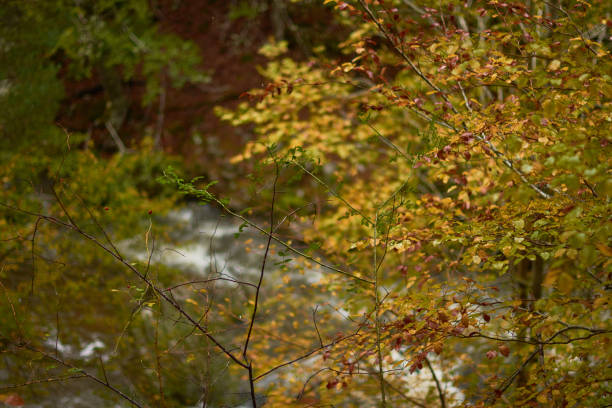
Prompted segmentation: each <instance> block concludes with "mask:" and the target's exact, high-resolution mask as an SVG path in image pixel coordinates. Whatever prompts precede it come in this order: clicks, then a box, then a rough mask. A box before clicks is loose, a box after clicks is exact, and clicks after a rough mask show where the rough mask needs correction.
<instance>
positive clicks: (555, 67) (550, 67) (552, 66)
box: [548, 60, 561, 71]
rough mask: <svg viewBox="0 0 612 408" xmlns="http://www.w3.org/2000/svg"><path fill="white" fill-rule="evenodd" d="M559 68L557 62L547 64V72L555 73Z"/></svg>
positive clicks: (559, 63)
mask: <svg viewBox="0 0 612 408" xmlns="http://www.w3.org/2000/svg"><path fill="white" fill-rule="evenodd" d="M560 66H561V61H559V60H552V61H551V62H550V64H548V70H549V71H556V70H558V69H559V67H560Z"/></svg>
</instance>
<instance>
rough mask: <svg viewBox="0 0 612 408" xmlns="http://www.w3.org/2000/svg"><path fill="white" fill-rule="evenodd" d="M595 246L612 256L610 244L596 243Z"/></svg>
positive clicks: (606, 254)
mask: <svg viewBox="0 0 612 408" xmlns="http://www.w3.org/2000/svg"><path fill="white" fill-rule="evenodd" d="M595 246H596V247H597V249H599V251H600V252H601V253H602V254H604V255H605V256H612V248H610V247H609V246H607V245H605V244H602V243H597V244H595Z"/></svg>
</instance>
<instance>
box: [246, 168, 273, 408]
mask: <svg viewBox="0 0 612 408" xmlns="http://www.w3.org/2000/svg"><path fill="white" fill-rule="evenodd" d="M278 174H279V170H278V162H277V161H276V160H274V183H273V184H272V203H271V205H270V233H269V234H268V241H267V243H266V250H265V251H264V255H263V260H262V262H261V271H260V273H259V282H257V288H256V290H255V301H254V302H255V303H254V304H253V314H252V315H251V321H250V323H249V331H248V333H247V336H246V340H245V341H244V349H243V351H242V357H243V358H244V360H245V361H248V359H247V352H248V349H249V340H250V339H251V333H252V331H253V325H254V324H255V317H256V315H257V306H258V305H259V292H260V290H261V284H262V282H263V277H264V273H265V270H266V260H267V259H268V253H269V252H270V244H271V243H272V233H273V232H274V205H275V201H276V183H277V182H278ZM251 371H252V370H251V364H249V373H250V375H251V374H252V372H251ZM253 405H254V406H255V400H253Z"/></svg>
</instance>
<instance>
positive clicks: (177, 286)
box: [164, 278, 257, 292]
mask: <svg viewBox="0 0 612 408" xmlns="http://www.w3.org/2000/svg"><path fill="white" fill-rule="evenodd" d="M218 280H222V281H228V282H233V283H238V284H240V285H247V286H251V287H254V288H257V286H256V285H254V284H252V283H250V282H244V281H239V280H235V279H230V278H211V279H206V280H194V281H189V282H184V283H179V284H178V285H175V286H171V287H169V288H166V289H164V292H167V291H170V290H174V289H176V288H180V287H181V286H186V285H193V284H195V283H209V282H214V281H218Z"/></svg>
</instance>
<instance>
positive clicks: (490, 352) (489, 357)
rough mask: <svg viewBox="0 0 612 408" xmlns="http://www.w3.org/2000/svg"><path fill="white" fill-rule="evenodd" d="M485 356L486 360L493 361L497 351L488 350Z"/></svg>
mask: <svg viewBox="0 0 612 408" xmlns="http://www.w3.org/2000/svg"><path fill="white" fill-rule="evenodd" d="M486 356H487V358H488V359H489V360H492V359H494V358H495V357H497V351H495V350H489V351H487V354H486Z"/></svg>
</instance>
